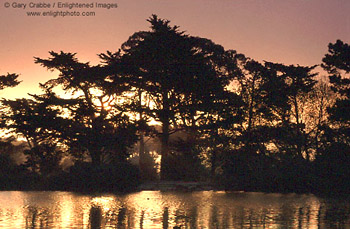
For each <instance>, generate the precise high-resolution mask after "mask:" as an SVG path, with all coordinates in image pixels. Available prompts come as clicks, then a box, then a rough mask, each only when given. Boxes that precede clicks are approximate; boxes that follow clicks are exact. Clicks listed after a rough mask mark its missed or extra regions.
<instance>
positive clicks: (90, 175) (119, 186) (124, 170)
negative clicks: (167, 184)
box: [48, 162, 140, 192]
mask: <svg viewBox="0 0 350 229" xmlns="http://www.w3.org/2000/svg"><path fill="white" fill-rule="evenodd" d="M48 184H49V189H53V190H72V191H78V192H110V191H130V190H133V189H135V188H136V187H137V186H138V185H139V184H140V174H139V170H138V168H137V167H136V166H134V165H131V164H130V163H114V164H108V165H107V164H101V165H94V164H91V163H86V162H83V163H77V164H75V165H74V166H72V167H71V168H70V171H69V172H68V173H61V174H58V175H55V176H51V177H50V178H49V180H48Z"/></svg>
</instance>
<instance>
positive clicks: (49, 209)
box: [0, 191, 350, 229]
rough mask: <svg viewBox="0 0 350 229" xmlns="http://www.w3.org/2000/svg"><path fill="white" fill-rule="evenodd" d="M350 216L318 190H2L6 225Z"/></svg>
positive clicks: (224, 224)
mask: <svg viewBox="0 0 350 229" xmlns="http://www.w3.org/2000/svg"><path fill="white" fill-rule="evenodd" d="M349 218H350V201H348V200H345V199H327V198H318V197H315V196H314V195H297V194H264V193H225V192H214V191H201V192H192V193H175V192H159V191H142V192H137V193H132V194H124V195H119V194H116V195H112V194H106V195H83V194H75V193H70V192H0V228H146V229H148V228H174V227H175V228H225V229H226V228H348V227H349V228H350V219H349ZM176 226H177V227H176Z"/></svg>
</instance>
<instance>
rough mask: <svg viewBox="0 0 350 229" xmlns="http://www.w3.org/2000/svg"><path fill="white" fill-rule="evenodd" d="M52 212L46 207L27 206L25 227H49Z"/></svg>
mask: <svg viewBox="0 0 350 229" xmlns="http://www.w3.org/2000/svg"><path fill="white" fill-rule="evenodd" d="M53 218H54V217H53V215H52V213H51V214H50V212H49V211H48V210H47V209H40V208H37V207H33V206H29V207H28V213H27V215H26V228H33V229H34V228H49V223H50V222H51V221H52V219H53Z"/></svg>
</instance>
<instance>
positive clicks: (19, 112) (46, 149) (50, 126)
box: [2, 99, 63, 175]
mask: <svg viewBox="0 0 350 229" xmlns="http://www.w3.org/2000/svg"><path fill="white" fill-rule="evenodd" d="M2 103H3V105H4V106H5V107H6V109H5V110H3V111H2V112H3V113H2V118H3V119H4V120H6V121H5V123H4V124H5V125H4V126H2V128H6V129H8V130H9V131H10V132H9V133H13V134H16V135H17V136H21V137H24V138H25V139H26V143H27V147H28V149H26V150H24V154H25V155H26V156H27V158H26V162H25V165H26V166H27V167H29V168H30V169H31V170H32V171H33V172H38V173H41V174H45V175H47V174H49V173H51V172H53V171H54V170H56V169H57V168H58V166H59V162H60V160H61V158H62V156H63V152H62V151H61V150H58V148H59V146H60V145H61V146H62V144H60V141H59V135H60V134H59V132H58V130H60V129H62V128H63V125H62V124H63V122H62V121H63V120H62V119H61V118H60V117H59V113H58V112H57V111H55V110H53V109H52V108H50V107H48V106H47V104H44V103H39V102H38V101H35V100H32V99H16V100H6V99H4V100H2Z"/></svg>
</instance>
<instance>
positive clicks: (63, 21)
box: [0, 0, 350, 98]
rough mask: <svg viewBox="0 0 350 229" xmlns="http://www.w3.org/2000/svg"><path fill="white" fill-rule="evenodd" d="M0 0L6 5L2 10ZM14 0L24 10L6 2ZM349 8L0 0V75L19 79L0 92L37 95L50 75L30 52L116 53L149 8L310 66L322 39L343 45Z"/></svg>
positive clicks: (190, 27)
mask: <svg viewBox="0 0 350 229" xmlns="http://www.w3.org/2000/svg"><path fill="white" fill-rule="evenodd" d="M5 2H8V3H10V4H11V6H10V7H9V8H5ZM14 2H15V3H26V4H27V8H26V9H25V10H24V9H18V8H13V7H12V4H13V3H14ZM30 2H34V3H38V2H45V3H51V4H53V3H56V4H57V3H58V2H64V3H65V2H67V3H78V2H82V3H96V2H98V3H117V4H118V8H116V9H109V10H107V9H96V8H94V9H75V10H76V11H78V12H80V13H82V12H83V11H95V13H96V15H95V16H92V17H83V16H80V17H64V18H62V17H56V18H53V17H49V16H41V17H30V16H26V14H27V12H29V11H38V12H44V11H50V10H54V11H56V10H57V9H48V10H44V9H34V8H31V9H30V8H29V6H28V5H29V3H30ZM60 10H64V11H66V10H67V9H60ZM71 11H74V9H73V10H71ZM349 12H350V1H349V0H216V1H215V0H191V1H189V0H91V1H90V0H65V1H60V0H42V1H38V0H32V1H31V0H0V31H1V36H0V50H1V51H0V75H2V74H6V73H7V72H10V73H18V74H20V79H21V80H22V81H23V82H22V84H21V85H20V86H18V87H16V88H13V89H5V90H3V91H1V92H0V97H6V98H15V97H24V96H26V94H27V93H39V89H38V84H39V82H42V83H43V82H45V81H47V80H48V79H50V78H53V77H55V74H53V73H49V72H47V71H46V69H44V68H42V67H40V66H39V65H36V64H34V61H33V57H34V56H36V57H41V58H46V57H48V56H49V54H48V51H51V50H53V51H57V52H58V51H61V50H62V51H65V52H76V53H77V57H78V58H79V59H80V60H81V61H91V62H92V63H94V64H96V63H98V58H97V55H96V54H98V53H102V52H105V51H106V50H110V51H116V50H117V49H118V48H119V47H120V45H121V44H122V43H123V42H124V41H126V40H127V39H128V37H129V36H130V35H132V34H133V33H134V32H136V31H140V30H148V28H149V24H148V22H146V19H147V18H149V17H150V16H151V14H157V15H158V16H159V17H161V18H164V19H168V20H170V21H171V22H172V25H178V26H180V29H181V30H185V31H187V33H188V34H190V35H193V36H201V37H205V38H209V39H211V40H213V41H214V42H215V43H218V44H221V45H223V46H224V47H225V48H226V49H235V50H237V51H239V52H242V53H244V54H246V55H247V56H249V57H252V58H254V59H256V60H259V61H262V60H267V61H273V62H281V63H285V64H300V65H314V64H319V63H320V62H321V60H322V57H323V56H324V54H325V53H326V52H327V45H328V43H329V42H335V41H336V39H341V40H343V41H344V42H347V43H350V14H349Z"/></svg>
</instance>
